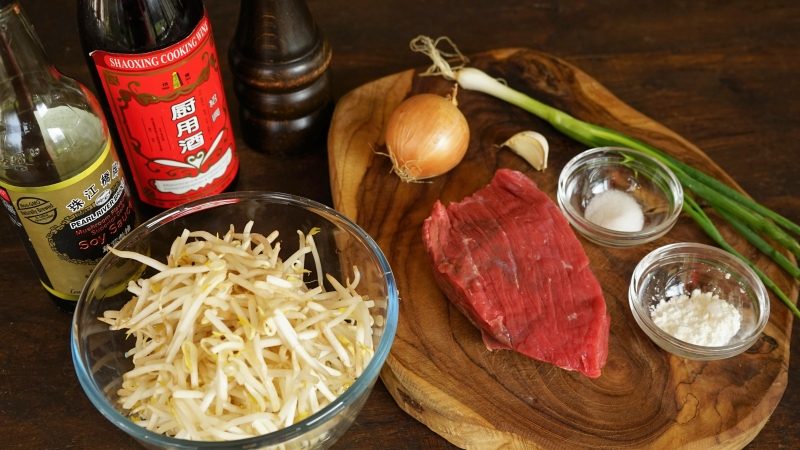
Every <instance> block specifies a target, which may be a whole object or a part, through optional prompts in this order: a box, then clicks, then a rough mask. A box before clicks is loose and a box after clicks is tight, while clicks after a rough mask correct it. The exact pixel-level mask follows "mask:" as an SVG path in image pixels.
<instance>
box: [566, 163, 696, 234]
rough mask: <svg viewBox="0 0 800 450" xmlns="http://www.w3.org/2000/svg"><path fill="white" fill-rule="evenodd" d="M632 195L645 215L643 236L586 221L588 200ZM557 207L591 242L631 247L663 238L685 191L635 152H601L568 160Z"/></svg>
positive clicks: (661, 166) (664, 170) (664, 169)
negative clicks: (614, 192) (614, 193)
mask: <svg viewBox="0 0 800 450" xmlns="http://www.w3.org/2000/svg"><path fill="white" fill-rule="evenodd" d="M612 189H615V190H618V191H622V192H626V193H628V194H630V195H631V196H632V197H633V198H634V199H635V200H636V201H637V203H639V206H641V208H642V212H643V214H644V226H643V228H642V229H641V231H633V232H626V231H615V230H612V229H609V228H604V227H602V226H600V225H597V224H595V223H594V222H592V221H590V220H588V219H587V218H586V217H584V214H585V212H586V208H587V206H588V205H589V202H591V200H592V198H593V197H595V196H597V195H599V194H601V193H603V192H606V191H609V190H612ZM557 197H558V206H559V207H560V208H561V210H562V211H563V213H564V215H565V216H566V217H567V220H568V221H569V222H570V224H572V226H573V227H574V228H575V229H576V230H577V231H578V232H579V233H581V234H582V235H583V236H585V237H586V238H587V239H589V240H590V241H592V242H595V243H597V244H600V245H605V246H609V247H629V246H634V245H640V244H644V243H646V242H650V241H653V240H655V239H658V238H660V237H661V236H663V235H664V234H666V233H667V232H668V231H669V230H670V229H671V228H672V226H673V225H675V222H676V221H677V220H678V216H679V215H680V212H681V208H682V207H683V188H682V187H681V184H680V182H679V181H678V179H677V178H676V177H675V174H674V173H672V171H671V170H669V168H667V167H666V166H665V165H664V164H662V163H660V162H659V161H657V160H655V159H653V158H651V157H649V156H647V155H645V154H644V153H641V152H639V151H636V150H630V149H625V148H620V147H600V148H594V149H590V150H586V151H585V152H583V153H580V154H579V155H577V156H575V157H574V158H572V160H570V161H569V162H568V163H567V164H566V165H565V166H564V169H563V170H562V171H561V175H560V176H559V178H558V192H557Z"/></svg>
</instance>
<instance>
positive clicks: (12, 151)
mask: <svg viewBox="0 0 800 450" xmlns="http://www.w3.org/2000/svg"><path fill="white" fill-rule="evenodd" d="M0 203H2V205H3V209H4V210H5V211H6V213H7V214H8V217H9V218H10V219H11V222H12V224H13V225H14V228H15V229H16V230H17V231H18V233H19V235H20V237H21V238H22V243H23V245H24V246H25V249H26V250H27V251H28V255H29V257H30V259H31V261H32V262H33V264H34V266H35V268H36V270H37V272H38V275H39V278H40V280H41V283H42V286H43V287H44V288H45V290H47V292H48V293H49V294H50V295H51V297H52V298H53V300H54V301H55V302H56V303H57V304H58V305H59V306H62V307H64V308H66V309H72V308H74V306H75V303H76V301H77V300H78V297H79V295H80V292H81V289H82V288H83V285H84V283H85V282H86V279H87V278H88V276H89V274H90V272H91V271H92V269H93V268H94V266H95V265H96V264H97V262H98V261H99V260H100V258H101V257H102V256H103V254H104V253H105V251H106V247H107V246H108V245H113V244H114V243H115V242H117V241H118V240H120V239H121V238H122V237H123V236H124V235H125V234H127V233H128V232H129V231H130V230H131V229H132V228H133V227H134V226H135V225H136V215H135V212H134V205H133V201H132V200H131V196H130V192H129V190H128V184H127V183H126V180H125V176H124V174H123V172H122V170H121V166H120V162H119V159H118V157H117V153H116V151H115V150H114V146H113V145H112V141H111V138H110V136H109V132H108V127H107V125H106V122H105V119H104V117H103V112H102V110H101V108H100V105H99V104H98V103H97V100H95V98H94V96H93V95H92V94H91V92H89V91H88V90H87V89H86V88H85V87H84V86H83V85H81V84H80V83H78V82H77V81H75V80H72V79H70V78H67V77H65V76H64V75H62V74H61V73H59V72H58V71H57V70H56V69H55V68H54V67H53V66H52V65H51V64H50V63H49V61H48V60H47V57H46V56H45V53H44V49H43V48H42V45H41V43H40V42H39V39H38V37H37V36H36V34H35V33H34V31H33V28H32V27H31V25H30V23H29V22H28V20H27V18H26V17H25V15H24V13H23V11H22V9H21V8H20V6H19V4H17V2H16V1H8V0H2V1H0ZM4 300H11V299H4Z"/></svg>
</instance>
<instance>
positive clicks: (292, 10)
mask: <svg viewBox="0 0 800 450" xmlns="http://www.w3.org/2000/svg"><path fill="white" fill-rule="evenodd" d="M228 56H229V58H230V63H231V70H232V71H233V75H234V89H235V91H236V96H237V98H238V99H239V107H240V123H241V127H242V135H243V137H244V140H245V142H246V143H247V145H249V146H250V147H251V148H253V149H256V150H258V151H262V152H265V153H269V154H273V155H294V154H299V153H302V152H304V151H308V150H311V149H321V148H324V143H325V137H326V135H327V129H328V124H329V122H330V113H331V110H332V107H331V106H332V105H331V104H330V72H329V71H328V67H329V66H330V62H331V48H330V46H329V45H328V41H327V40H326V39H325V37H324V36H323V35H322V33H320V31H319V28H318V27H317V25H316V23H315V22H314V19H313V17H312V16H311V11H310V10H309V8H308V5H307V4H306V2H305V1H304V0H242V1H241V8H240V10H239V22H238V24H237V26H236V34H235V36H234V39H233V43H232V44H231V48H230V52H229V54H228Z"/></svg>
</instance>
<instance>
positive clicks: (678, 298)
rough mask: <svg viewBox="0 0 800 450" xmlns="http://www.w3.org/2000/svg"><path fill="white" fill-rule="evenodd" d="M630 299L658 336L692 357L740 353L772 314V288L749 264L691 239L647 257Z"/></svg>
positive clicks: (633, 281)
mask: <svg viewBox="0 0 800 450" xmlns="http://www.w3.org/2000/svg"><path fill="white" fill-rule="evenodd" d="M628 302H629V304H630V308H631V312H632V314H633V317H634V319H636V322H637V323H638V324H639V326H640V327H641V328H642V330H643V331H644V332H645V334H647V335H648V336H649V337H650V339H652V340H653V342H655V343H656V344H657V345H658V346H659V347H661V348H662V349H664V350H666V351H668V352H670V353H672V354H675V355H677V356H680V357H683V358H688V359H697V360H713V359H724V358H730V357H732V356H735V355H738V354H740V353H742V352H744V351H745V350H747V349H748V348H750V347H751V346H752V345H753V343H755V341H756V340H757V339H758V337H759V336H760V335H761V332H762V331H763V330H764V327H765V326H766V325H767V320H768V319H769V296H768V294H767V289H766V288H765V287H764V284H763V283H762V282H761V280H760V279H759V278H758V276H757V275H756V274H755V272H753V270H752V269H751V268H750V267H749V266H747V264H745V263H744V262H743V261H742V260H741V259H739V258H738V257H736V256H734V255H732V254H731V253H728V252H726V251H724V250H721V249H719V248H717V247H712V246H709V245H705V244H698V243H691V242H682V243H676V244H669V245H665V246H663V247H660V248H658V249H656V250H654V251H652V252H651V253H650V254H648V255H647V256H645V257H644V258H642V260H641V261H640V262H639V264H638V265H637V266H636V268H635V269H634V271H633V276H632V277H631V284H630V287H629V289H628Z"/></svg>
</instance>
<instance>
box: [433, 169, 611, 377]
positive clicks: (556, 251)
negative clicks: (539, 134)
mask: <svg viewBox="0 0 800 450" xmlns="http://www.w3.org/2000/svg"><path fill="white" fill-rule="evenodd" d="M423 239H424V241H425V247H426V249H427V251H428V254H429V256H430V257H431V260H432V262H433V268H434V275H435V278H436V281H437V283H438V285H439V287H440V288H441V289H442V290H443V291H444V293H445V295H446V296H447V298H448V299H449V300H450V301H451V302H453V303H454V304H455V305H456V306H457V307H458V308H459V309H460V310H461V311H462V312H463V313H464V314H465V315H466V316H467V317H468V318H469V319H470V320H471V321H472V322H473V323H474V324H475V325H476V326H477V327H478V328H479V329H480V330H481V333H482V335H483V341H484V343H485V344H486V347H487V348H489V349H500V348H505V349H512V350H515V351H517V352H519V353H522V354H523V355H526V356H529V357H531V358H534V359H538V360H541V361H546V362H549V363H552V364H554V365H556V366H558V367H561V368H564V369H567V370H577V371H579V372H581V373H583V374H585V375H586V376H589V377H592V378H594V377H598V376H600V370H601V369H602V367H603V366H604V365H605V362H606V357H607V356H608V330H609V323H610V319H609V316H608V314H607V312H606V305H605V301H604V300H603V292H602V289H601V287H600V284H599V283H598V282H597V279H596V278H595V276H594V274H592V272H591V270H590V268H589V258H588V257H587V256H586V253H585V252H584V250H583V247H582V246H581V244H580V242H579V241H578V239H577V237H576V236H575V234H574V233H573V231H572V228H570V226H569V224H568V223H567V221H566V219H565V218H564V217H563V215H562V214H561V211H560V210H559V209H558V207H557V206H556V205H555V204H554V203H553V202H552V201H551V200H550V199H549V198H548V197H547V195H546V194H545V193H544V192H542V191H540V190H539V189H538V188H537V187H536V184H535V183H534V182H533V181H532V180H531V179H530V178H528V177H527V176H525V175H524V174H522V173H520V172H517V171H514V170H509V169H500V170H498V171H497V172H496V173H495V176H494V178H493V179H492V181H491V183H489V185H488V186H486V187H484V188H482V189H481V190H479V191H477V192H475V193H474V194H473V195H471V196H469V197H467V198H465V199H464V200H462V201H461V202H458V203H452V204H450V205H448V206H447V207H445V206H444V205H442V204H441V203H440V202H438V201H437V202H436V204H435V205H434V207H433V211H432V213H431V216H430V217H428V218H427V219H426V220H425V222H424V224H423Z"/></svg>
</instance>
